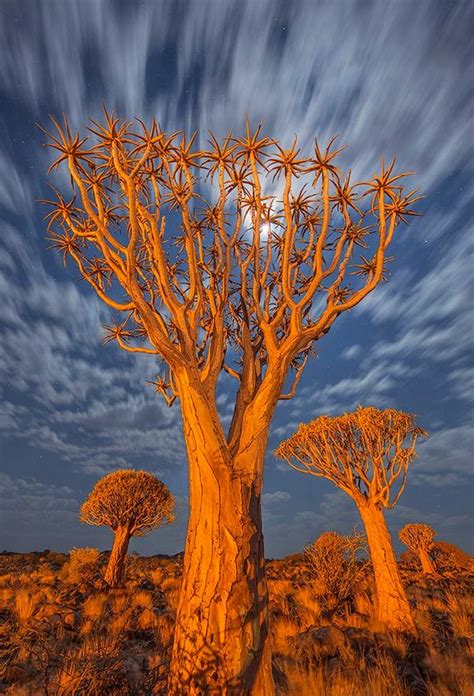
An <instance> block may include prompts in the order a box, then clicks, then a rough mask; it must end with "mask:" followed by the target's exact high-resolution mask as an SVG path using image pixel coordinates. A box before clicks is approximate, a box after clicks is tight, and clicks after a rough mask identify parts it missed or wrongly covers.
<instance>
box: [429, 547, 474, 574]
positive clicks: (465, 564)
mask: <svg viewBox="0 0 474 696" xmlns="http://www.w3.org/2000/svg"><path fill="white" fill-rule="evenodd" d="M433 558H434V559H435V562H436V565H437V567H438V569H439V570H440V572H442V573H443V575H448V576H451V577H457V576H464V575H467V576H472V575H474V558H473V557H472V556H470V555H469V554H468V553H466V552H465V551H463V550H462V549H460V548H459V546H456V544H449V543H448V542H446V541H435V542H434V543H433Z"/></svg>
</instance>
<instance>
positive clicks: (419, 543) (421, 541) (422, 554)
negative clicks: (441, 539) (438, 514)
mask: <svg viewBox="0 0 474 696" xmlns="http://www.w3.org/2000/svg"><path fill="white" fill-rule="evenodd" d="M435 536H436V532H435V530H434V529H433V528H432V527H430V526H429V525H427V524H406V525H405V526H404V527H403V528H402V529H400V532H399V533H398V537H399V539H400V541H401V542H403V543H404V544H405V546H407V547H408V548H409V549H410V550H411V551H415V553H417V554H418V557H419V559H420V563H421V567H422V570H423V573H424V574H425V575H437V574H438V572H437V570H436V567H435V564H434V561H433V559H432V558H431V556H430V551H431V550H432V549H433V539H434V538H435Z"/></svg>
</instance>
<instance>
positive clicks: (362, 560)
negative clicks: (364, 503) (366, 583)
mask: <svg viewBox="0 0 474 696" xmlns="http://www.w3.org/2000/svg"><path fill="white" fill-rule="evenodd" d="M304 555H305V560H306V561H307V563H308V566H309V568H310V571H311V576H312V578H313V579H314V580H316V586H313V590H314V591H315V593H316V594H317V595H319V597H320V599H321V600H322V601H323V603H324V605H325V609H326V611H327V612H328V613H329V614H330V615H332V614H333V613H334V612H335V611H337V610H338V609H339V608H340V607H341V606H342V605H343V604H344V603H345V602H347V601H349V600H350V598H351V597H353V596H354V594H355V592H356V588H357V585H358V584H359V583H360V581H361V580H362V578H363V576H364V573H365V571H366V568H367V560H366V539H365V535H364V534H361V533H360V532H358V531H357V530H356V529H354V531H353V533H352V534H350V535H347V536H346V535H344V534H338V533H337V532H323V534H321V536H319V537H318V538H317V539H315V541H313V542H312V543H311V544H308V545H307V546H306V547H305V550H304Z"/></svg>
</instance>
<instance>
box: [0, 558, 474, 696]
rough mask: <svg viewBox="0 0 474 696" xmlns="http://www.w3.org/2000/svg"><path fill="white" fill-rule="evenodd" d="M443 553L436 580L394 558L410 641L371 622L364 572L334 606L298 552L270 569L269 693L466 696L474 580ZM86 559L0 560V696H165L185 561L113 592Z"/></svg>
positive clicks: (146, 566)
mask: <svg viewBox="0 0 474 696" xmlns="http://www.w3.org/2000/svg"><path fill="white" fill-rule="evenodd" d="M448 551H449V550H448ZM448 551H446V550H445V556H446V557H445V560H444V562H443V563H444V565H443V563H441V565H442V571H443V574H442V576H441V577H440V578H438V579H426V578H424V577H423V576H422V575H421V573H420V572H419V570H418V568H417V562H416V558H415V557H414V556H413V555H411V554H410V553H408V554H405V555H404V556H403V557H402V561H401V571H402V576H403V579H404V582H405V585H406V587H407V591H408V595H409V599H410V602H411V604H412V607H413V611H414V615H415V619H416V623H417V627H418V630H419V636H420V637H419V639H417V640H412V639H410V638H409V637H408V636H406V635H403V634H399V633H395V634H394V633H385V632H383V631H382V628H381V627H380V626H378V625H377V623H376V621H375V619H374V611H373V607H374V605H373V592H372V576H371V570H370V566H367V569H366V572H365V573H364V574H363V576H362V577H361V579H360V581H359V582H358V585H357V587H356V588H355V589H354V591H353V592H352V595H351V596H350V597H349V598H347V597H346V598H344V600H343V601H341V602H338V600H337V598H336V597H334V596H330V595H329V594H328V592H327V588H326V589H325V588H324V587H323V586H321V582H320V580H318V578H317V577H315V575H314V570H312V569H311V568H310V567H309V566H308V565H307V564H306V562H305V558H304V556H303V555H299V554H298V555H294V556H289V557H287V558H283V559H277V560H270V561H268V577H269V586H270V622H271V623H270V630H271V636H272V647H273V660H274V674H275V680H276V683H277V689H278V693H279V694H282V695H283V694H284V695H287V696H297V695H298V696H302V695H304V694H317V695H321V696H346V695H349V694H350V695H351V696H369V695H370V696H448V695H455V696H472V694H473V690H472V684H473V683H474V674H473V657H474V655H473V644H472V637H473V635H472V626H473V623H472V622H473V615H474V601H473V598H472V583H473V575H472V572H471V570H470V566H469V563H468V562H467V561H466V558H468V557H465V563H464V566H463V564H462V563H461V562H460V561H459V558H458V560H457V561H453V560H452V556H450V555H449V553H448ZM94 553H95V555H94ZM94 553H92V554H89V556H88V552H87V551H83V552H78V554H77V558H76V560H75V561H74V562H73V559H70V558H69V556H68V555H66V554H59V553H54V552H49V551H45V552H43V553H30V554H9V553H3V554H0V665H1V668H0V693H2V694H3V693H4V694H8V695H13V694H15V695H16V696H26V695H27V694H34V695H36V694H38V695H43V694H44V695H46V696H50V695H51V696H52V695H54V696H70V695H91V696H104V694H117V695H118V696H122V695H124V696H125V695H132V694H133V695H140V694H144V695H145V694H151V693H152V690H153V689H155V692H154V693H156V692H158V693H159V692H160V688H161V689H162V693H163V694H164V693H165V684H166V676H167V670H168V660H169V655H170V647H171V644H172V638H173V625H174V618H175V611H176V606H177V600H178V594H179V584H180V576H181V564H182V556H181V555H177V556H173V557H164V556H153V557H148V558H139V557H131V558H130V559H129V561H128V568H127V581H126V584H125V586H124V587H123V588H122V589H116V590H110V589H108V588H107V587H106V586H105V585H104V582H103V580H102V576H101V572H102V569H103V566H104V563H105V562H106V560H107V554H100V555H97V552H94ZM440 553H441V552H440ZM440 558H441V555H440ZM449 559H451V560H449Z"/></svg>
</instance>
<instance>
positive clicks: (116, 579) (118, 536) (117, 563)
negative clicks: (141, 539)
mask: <svg viewBox="0 0 474 696" xmlns="http://www.w3.org/2000/svg"><path fill="white" fill-rule="evenodd" d="M129 541H130V530H129V529H128V528H127V527H125V526H120V527H117V529H116V530H115V537H114V544H113V546H112V551H111V552H110V557H109V562H108V564H107V570H106V571H105V576H104V579H105V582H106V583H107V584H108V585H109V586H110V587H118V586H120V585H121V584H122V582H123V580H124V575H125V561H126V558H127V551H128V544H129Z"/></svg>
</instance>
